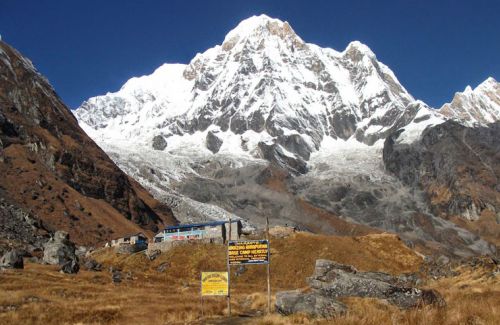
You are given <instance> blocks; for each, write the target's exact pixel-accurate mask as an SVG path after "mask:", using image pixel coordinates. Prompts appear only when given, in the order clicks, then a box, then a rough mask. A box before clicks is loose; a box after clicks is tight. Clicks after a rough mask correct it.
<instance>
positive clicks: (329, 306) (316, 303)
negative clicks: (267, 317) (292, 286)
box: [276, 290, 347, 318]
mask: <svg viewBox="0 0 500 325" xmlns="http://www.w3.org/2000/svg"><path fill="white" fill-rule="evenodd" d="M276 310H277V311H278V312H279V313H280V314H282V315H291V314H297V313H299V314H306V315H309V316H312V317H320V318H333V317H335V316H336V315H340V314H343V313H345V311H346V310H347V307H346V306H345V305H344V304H343V303H341V302H339V301H336V300H335V299H331V298H328V297H325V296H323V295H321V294H319V293H317V292H311V293H302V292H300V291H298V290H295V291H282V292H278V293H277V294H276Z"/></svg>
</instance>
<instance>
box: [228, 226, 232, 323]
mask: <svg viewBox="0 0 500 325" xmlns="http://www.w3.org/2000/svg"><path fill="white" fill-rule="evenodd" d="M227 238H228V239H227V314H228V315H229V317H231V264H230V263H229V242H230V241H231V217H229V235H228V237H227Z"/></svg>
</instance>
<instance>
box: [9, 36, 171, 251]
mask: <svg viewBox="0 0 500 325" xmlns="http://www.w3.org/2000/svg"><path fill="white" fill-rule="evenodd" d="M0 76H1V78H0V175H2V178H1V180H0V194H1V195H2V197H5V198H6V199H7V200H8V201H9V202H12V203H14V204H15V205H16V206H19V207H21V208H23V209H25V210H27V211H32V213H34V214H35V215H36V216H38V217H39V218H40V219H41V220H42V221H43V223H44V225H45V227H47V228H49V229H52V230H57V229H63V230H66V231H68V232H69V233H70V235H71V238H72V239H73V240H74V241H76V242H77V243H79V244H88V245H91V244H96V243H98V242H102V241H105V240H108V239H110V238H112V237H115V236H118V235H123V234H125V233H130V232H138V231H145V232H147V233H148V232H149V233H151V232H152V231H156V229H157V228H158V227H159V226H162V225H164V224H172V223H174V222H175V219H174V217H173V215H172V213H171V211H170V209H169V208H168V207H166V206H163V205H161V204H160V203H159V202H157V201H156V200H154V199H153V198H152V197H151V195H150V194H149V193H147V191H145V190H144V189H143V188H142V187H141V186H140V185H139V184H138V183H136V182H135V181H132V180H131V179H129V178H128V176H127V175H126V174H124V173H123V172H122V171H121V170H120V169H119V168H118V167H117V166H116V165H115V164H114V163H113V161H111V159H110V158H109V157H108V156H107V155H106V154H105V153H104V152H103V151H102V150H101V149H100V148H99V147H98V146H97V145H96V144H95V143H94V142H93V141H92V140H91V139H90V138H89V137H88V136H87V135H86V134H85V133H84V132H83V131H82V129H81V128H80V127H79V126H78V123H77V121H76V119H75V118H74V116H73V115H72V113H71V112H70V110H69V109H68V108H67V107H66V106H65V105H64V104H63V103H62V101H61V100H60V98H59V97H58V96H57V94H56V93H55V91H54V90H53V88H52V87H51V86H50V84H49V83H48V82H47V80H46V79H45V78H44V77H42V76H41V75H40V74H39V73H38V72H37V71H36V70H35V68H34V67H33V66H32V64H31V62H29V60H27V59H25V58H24V57H22V56H21V54H19V53H18V52H17V51H16V50H14V49H13V48H11V47H10V46H8V45H7V44H6V43H4V42H1V41H0Z"/></svg>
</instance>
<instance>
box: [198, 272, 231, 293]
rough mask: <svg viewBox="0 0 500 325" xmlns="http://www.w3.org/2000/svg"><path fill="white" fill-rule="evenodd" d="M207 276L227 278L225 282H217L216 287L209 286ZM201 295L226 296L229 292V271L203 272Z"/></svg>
mask: <svg viewBox="0 0 500 325" xmlns="http://www.w3.org/2000/svg"><path fill="white" fill-rule="evenodd" d="M207 278H225V282H222V281H220V282H215V285H214V287H215V288H208V286H209V285H208V281H206V279H207ZM200 281H201V295H202V296H221V297H226V296H227V295H228V294H229V273H228V272H226V271H222V272H201V279H200Z"/></svg>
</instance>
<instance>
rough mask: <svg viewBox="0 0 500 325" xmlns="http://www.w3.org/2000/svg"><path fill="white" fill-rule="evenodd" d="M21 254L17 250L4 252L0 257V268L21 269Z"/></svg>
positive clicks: (22, 263) (22, 264) (22, 262)
mask: <svg viewBox="0 0 500 325" xmlns="http://www.w3.org/2000/svg"><path fill="white" fill-rule="evenodd" d="M23 268H24V261H23V254H22V252H21V251H18V250H11V251H10V252H7V253H5V254H4V255H3V256H2V258H1V259H0V269H23Z"/></svg>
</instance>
